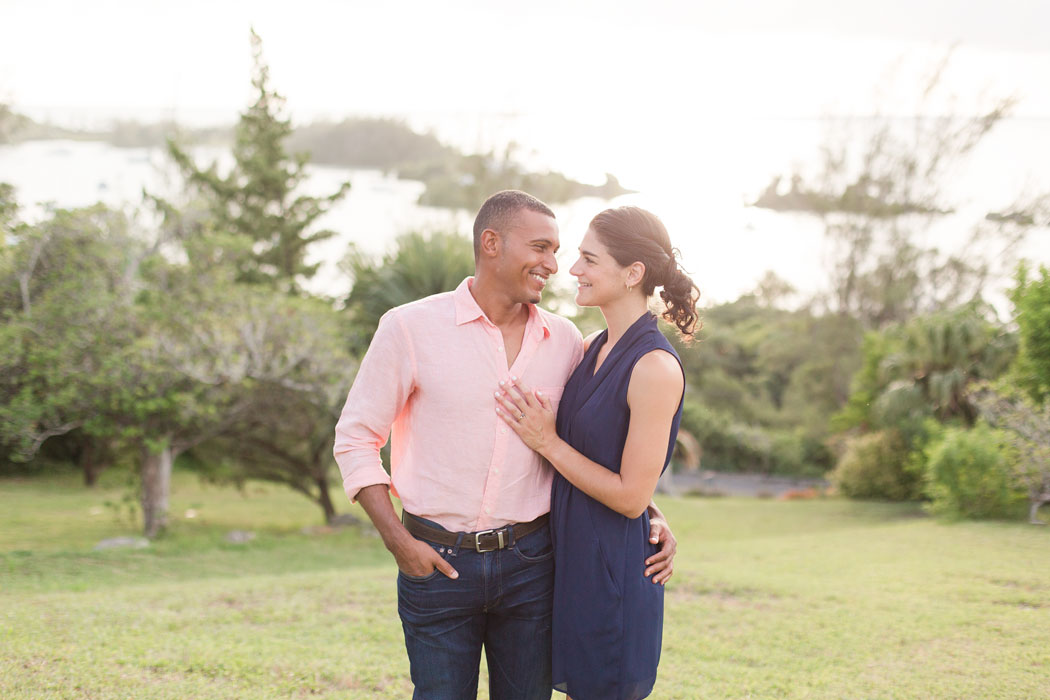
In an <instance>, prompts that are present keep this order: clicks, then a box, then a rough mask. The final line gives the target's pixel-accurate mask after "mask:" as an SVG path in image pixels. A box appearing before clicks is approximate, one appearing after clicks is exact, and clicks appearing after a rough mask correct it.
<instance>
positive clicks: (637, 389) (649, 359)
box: [627, 348, 685, 406]
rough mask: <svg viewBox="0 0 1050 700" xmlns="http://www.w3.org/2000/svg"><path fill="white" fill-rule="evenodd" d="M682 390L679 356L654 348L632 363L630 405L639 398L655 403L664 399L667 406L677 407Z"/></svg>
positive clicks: (628, 393) (628, 390)
mask: <svg viewBox="0 0 1050 700" xmlns="http://www.w3.org/2000/svg"><path fill="white" fill-rule="evenodd" d="M684 390H685V375H684V373H683V371H682V365H681V364H680V363H679V361H678V358H677V357H676V356H674V355H672V354H671V353H669V352H667V351H666V350H663V349H661V348H654V349H652V350H650V351H648V352H646V353H645V354H643V355H642V356H641V357H639V358H638V360H637V362H635V363H634V367H633V368H632V369H631V378H630V383H629V385H628V387H627V400H628V402H629V403H631V404H632V406H633V404H634V402H635V401H636V400H638V399H642V400H643V401H645V402H649V401H655V402H656V403H658V404H659V403H663V402H664V401H667V402H669V403H668V405H669V406H670V405H671V404H674V405H675V406H677V404H678V399H679V398H680V397H681V395H682V392H683V391H684Z"/></svg>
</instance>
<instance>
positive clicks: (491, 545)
mask: <svg viewBox="0 0 1050 700" xmlns="http://www.w3.org/2000/svg"><path fill="white" fill-rule="evenodd" d="M548 520H550V514H549V513H544V514H543V515H541V516H540V517H538V518H536V519H535V520H530V521H529V522H527V523H514V524H513V525H504V526H503V527H499V528H495V529H493V530H482V531H480V532H464V533H459V532H449V531H448V530H440V529H438V528H436V527H431V526H430V525H427V524H426V523H424V522H423V521H421V520H420V519H419V518H418V517H416V516H415V515H412V514H411V513H409V512H408V511H402V512H401V522H402V523H404V524H405V529H406V530H408V531H409V532H410V533H412V534H413V535H415V536H416V537H419V538H420V539H424V540H427V541H428V542H435V543H437V544H443V545H446V546H448V547H455V546H456V544H457V543H458V544H459V546H460V547H462V548H463V549H470V550H472V551H475V552H494V551H495V550H497V549H503V548H504V547H506V546H508V545H509V544H510V543H511V542H513V541H515V540H519V539H521V538H522V537H524V536H525V535H527V534H529V533H530V532H536V531H537V530H539V529H540V528H541V527H546V525H547V521H548ZM460 534H462V535H463V538H462V539H460ZM512 535H513V537H512Z"/></svg>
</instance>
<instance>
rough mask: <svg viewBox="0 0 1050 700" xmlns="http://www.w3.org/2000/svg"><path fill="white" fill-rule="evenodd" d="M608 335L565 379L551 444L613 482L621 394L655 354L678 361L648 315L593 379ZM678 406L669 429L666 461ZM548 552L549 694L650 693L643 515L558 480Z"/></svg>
mask: <svg viewBox="0 0 1050 700" xmlns="http://www.w3.org/2000/svg"><path fill="white" fill-rule="evenodd" d="M607 340H608V330H606V331H603V332H602V333H601V334H600V335H599V336H598V337H596V338H595V339H594V341H593V342H592V343H591V346H590V348H588V350H587V352H586V353H585V354H584V356H583V360H582V361H581V362H580V365H579V366H578V367H577V368H576V370H575V372H573V374H572V376H571V377H570V378H569V382H568V384H566V386H565V391H564V393H563V394H562V399H561V404H560V406H559V408H558V423H557V425H558V435H560V436H561V437H562V439H564V440H565V441H566V442H567V443H569V444H570V445H572V446H573V447H574V448H575V449H576V450H578V451H579V452H581V453H583V454H584V455H585V456H587V457H588V458H589V459H591V460H593V461H595V462H597V463H598V464H601V465H603V466H605V467H606V468H607V469H609V470H611V471H614V472H619V471H620V458H621V456H622V455H623V448H624V443H625V442H626V440H627V427H628V422H629V420H630V409H629V408H628V406H627V387H628V385H629V383H630V380H631V372H632V371H633V369H634V365H635V363H636V362H638V360H639V359H640V358H641V357H642V356H643V355H645V354H646V353H648V352H651V351H653V350H656V349H661V350H666V351H667V352H669V353H671V354H672V355H673V356H674V357H675V359H678V361H679V363H681V360H680V359H679V358H678V354H677V353H676V352H675V351H674V349H673V348H672V346H671V344H670V343H669V342H668V341H667V339H666V338H665V337H664V336H663V334H662V333H661V332H660V331H659V329H658V328H657V321H656V317H655V316H653V315H652V314H650V313H649V312H646V313H645V314H644V315H643V316H642V317H640V318H639V319H638V320H637V321H635V323H634V324H633V325H632V326H631V327H630V328H629V329H628V331H627V332H626V333H625V334H624V335H623V337H622V338H620V340H619V341H617V343H616V345H614V346H613V348H612V349H611V350H610V352H609V354H608V356H607V357H606V358H605V361H604V362H603V363H602V365H601V367H600V368H599V369H598V372H597V374H595V373H594V366H595V361H596V358H597V356H598V351H599V350H600V349H601V348H602V346H603V345H604V344H605V342H606V341H607ZM681 418H682V404H681V402H679V404H678V411H677V413H676V414H675V417H674V421H673V423H672V425H671V434H670V438H669V440H668V445H667V456H666V458H665V459H664V468H665V469H666V468H667V464H668V462H669V461H670V459H671V452H672V451H673V449H674V444H675V438H676V437H677V435H678V426H679V423H680V422H681ZM550 523H551V535H552V539H553V542H554V560H555V564H554V615H553V629H552V633H553V675H552V681H553V684H554V689H555V690H559V691H561V692H563V693H568V694H569V695H570V696H572V698H573V700H617V699H618V700H633V699H634V698H644V697H646V696H647V695H649V693H650V692H652V689H653V684H654V683H655V681H656V667H657V664H658V663H659V661H660V642H661V636H662V633H663V604H664V588H663V586H661V585H659V584H655V583H653V582H652V580H651V579H646V578H645V576H644V573H645V559H646V558H648V557H649V556H651V555H653V554H655V553H656V552H657V551H659V548H658V546H657V545H654V544H651V543H650V542H649V514H648V512H646V513H644V514H642V516H641V517H639V518H634V519H631V518H627V517H625V516H623V515H620V514H619V513H617V512H616V511H614V510H612V509H610V508H607V507H606V506H604V505H602V504H601V503H599V502H598V501H596V500H594V499H593V498H591V497H590V496H588V495H587V494H585V493H584V492H583V491H580V490H579V489H577V488H576V487H575V486H573V485H572V484H570V483H569V482H568V481H567V480H566V479H565V478H564V477H563V476H562V475H561V474H558V473H557V472H555V474H554V484H553V487H552V490H551V521H550Z"/></svg>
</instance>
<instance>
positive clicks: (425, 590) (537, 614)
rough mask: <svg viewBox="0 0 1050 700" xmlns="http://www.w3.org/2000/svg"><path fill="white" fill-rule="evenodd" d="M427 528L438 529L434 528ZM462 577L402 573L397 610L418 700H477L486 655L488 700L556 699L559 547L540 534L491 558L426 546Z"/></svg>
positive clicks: (545, 531)
mask: <svg viewBox="0 0 1050 700" xmlns="http://www.w3.org/2000/svg"><path fill="white" fill-rule="evenodd" d="M424 522H427V523H428V524H429V525H431V526H433V527H440V526H438V525H437V524H436V523H433V522H430V521H424ZM428 544H430V546H432V547H433V548H434V551H436V552H438V553H439V554H441V556H442V557H444V558H445V559H446V560H447V561H448V562H449V563H450V564H452V567H453V568H454V569H455V570H456V571H458V572H459V578H458V579H455V580H452V579H450V578H448V577H447V576H445V575H444V574H443V573H441V572H440V571H437V570H435V571H434V572H433V573H432V574H430V575H429V576H425V577H422V578H416V577H414V576H406V575H405V574H403V573H401V572H398V576H397V611H398V613H399V614H400V615H401V625H402V627H403V628H404V630H405V647H406V648H407V649H408V660H409V664H410V666H411V670H412V683H413V684H414V685H415V693H414V694H413V695H412V697H413V699H414V700H464V698H476V697H477V693H478V671H479V668H480V664H481V649H482V647H484V648H485V659H486V661H487V662H488V669H489V697H490V699H491V700H541V699H542V700H549V699H550V697H551V605H552V596H553V593H554V549H553V547H552V546H551V537H550V529H549V528H547V527H543V528H540V529H539V530H537V531H536V532H531V533H529V534H528V535H526V536H525V537H523V538H521V539H520V540H518V541H516V542H513V543H512V544H511V545H510V546H508V547H506V548H504V549H500V550H496V551H493V552H481V553H478V552H475V551H473V550H469V549H464V548H462V547H460V548H455V547H445V546H442V545H438V544H433V543H429V542H428Z"/></svg>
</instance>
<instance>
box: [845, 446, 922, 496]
mask: <svg viewBox="0 0 1050 700" xmlns="http://www.w3.org/2000/svg"><path fill="white" fill-rule="evenodd" d="M908 452H909V448H908V443H907V442H906V441H905V440H904V438H903V437H901V434H900V433H899V432H898V431H896V430H893V429H889V430H880V431H877V432H874V433H868V434H866V435H860V436H857V437H855V438H852V439H850V440H849V441H848V443H847V444H846V450H845V452H844V453H843V455H842V457H841V458H840V459H839V462H838V464H837V465H836V466H835V469H834V471H832V472H831V474H830V479H831V482H832V483H833V484H834V485H835V486H836V487H837V488H838V490H839V492H841V493H842V494H843V495H844V496H848V497H849V498H881V499H888V500H891V501H907V500H911V499H914V498H918V496H919V495H920V490H921V488H920V487H921V478H920V475H919V474H916V473H915V472H913V471H912V470H910V469H908Z"/></svg>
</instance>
